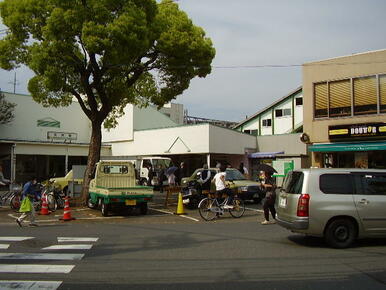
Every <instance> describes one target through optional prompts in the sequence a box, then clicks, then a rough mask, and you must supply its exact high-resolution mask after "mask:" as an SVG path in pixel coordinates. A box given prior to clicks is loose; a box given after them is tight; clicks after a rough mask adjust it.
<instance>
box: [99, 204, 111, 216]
mask: <svg viewBox="0 0 386 290" xmlns="http://www.w3.org/2000/svg"><path fill="white" fill-rule="evenodd" d="M109 209H110V205H109V204H108V203H104V201H102V205H101V212H102V215H103V216H108V215H109Z"/></svg>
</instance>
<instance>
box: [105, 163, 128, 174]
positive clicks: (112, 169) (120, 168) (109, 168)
mask: <svg viewBox="0 0 386 290" xmlns="http://www.w3.org/2000/svg"><path fill="white" fill-rule="evenodd" d="M101 169H102V171H103V173H107V174H126V173H128V172H129V168H128V167H127V165H104V166H102V168H101Z"/></svg>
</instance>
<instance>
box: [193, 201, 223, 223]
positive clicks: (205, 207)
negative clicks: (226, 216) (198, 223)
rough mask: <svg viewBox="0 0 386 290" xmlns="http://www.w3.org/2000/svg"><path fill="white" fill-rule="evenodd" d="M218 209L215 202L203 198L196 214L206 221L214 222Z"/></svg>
mask: <svg viewBox="0 0 386 290" xmlns="http://www.w3.org/2000/svg"><path fill="white" fill-rule="evenodd" d="M218 209H219V208H218V205H217V204H216V200H215V199H211V198H204V199H203V200H201V201H200V203H199V205H198V212H199V213H200V216H201V217H202V218H203V219H204V220H206V221H211V220H214V219H215V218H216V216H217V211H218Z"/></svg>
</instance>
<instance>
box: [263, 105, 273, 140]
mask: <svg viewBox="0 0 386 290" xmlns="http://www.w3.org/2000/svg"><path fill="white" fill-rule="evenodd" d="M266 119H271V126H269V127H264V126H263V120H266ZM272 122H273V120H272V111H271V110H269V111H267V112H265V113H264V114H262V115H261V134H260V135H272Z"/></svg>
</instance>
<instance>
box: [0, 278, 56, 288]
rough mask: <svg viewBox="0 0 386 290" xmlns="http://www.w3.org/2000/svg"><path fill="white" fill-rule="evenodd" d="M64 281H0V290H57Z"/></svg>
mask: <svg viewBox="0 0 386 290" xmlns="http://www.w3.org/2000/svg"><path fill="white" fill-rule="evenodd" d="M61 284H62V281H12V280H5V281H0V289H44V290H55V289H58V288H59V286H60V285H61Z"/></svg>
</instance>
